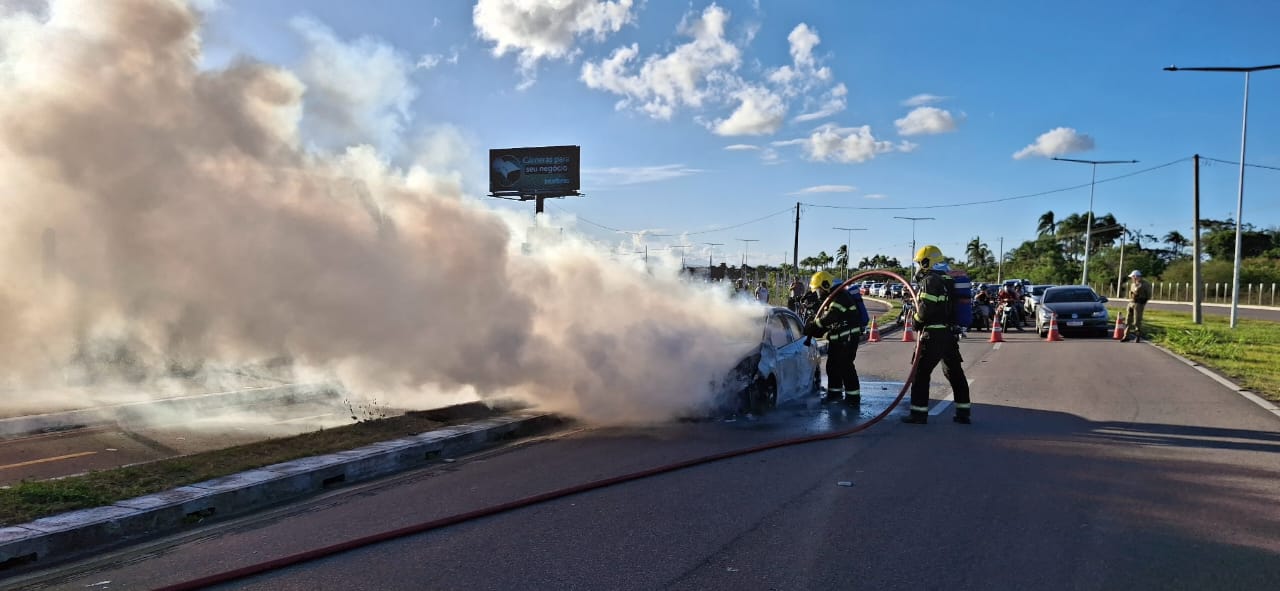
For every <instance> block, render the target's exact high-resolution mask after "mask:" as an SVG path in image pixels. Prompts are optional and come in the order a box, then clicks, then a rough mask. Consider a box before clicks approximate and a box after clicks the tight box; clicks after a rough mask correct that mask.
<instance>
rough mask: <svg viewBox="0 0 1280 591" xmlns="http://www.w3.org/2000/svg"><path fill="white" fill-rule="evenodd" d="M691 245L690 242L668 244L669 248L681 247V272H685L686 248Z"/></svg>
mask: <svg viewBox="0 0 1280 591" xmlns="http://www.w3.org/2000/svg"><path fill="white" fill-rule="evenodd" d="M690 246H691V245H689V244H672V245H671V246H668V247H667V248H678V249H680V272H681V273H683V272H684V249H686V248H689V247H690Z"/></svg>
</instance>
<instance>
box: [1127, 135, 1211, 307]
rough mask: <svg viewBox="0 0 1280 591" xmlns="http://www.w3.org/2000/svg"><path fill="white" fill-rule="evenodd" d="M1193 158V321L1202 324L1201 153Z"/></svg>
mask: <svg viewBox="0 0 1280 591" xmlns="http://www.w3.org/2000/svg"><path fill="white" fill-rule="evenodd" d="M1192 159H1193V160H1194V161H1195V166H1196V174H1195V179H1196V186H1195V205H1194V206H1193V208H1192V210H1193V212H1194V215H1195V220H1193V221H1192V224H1191V322H1192V323H1194V324H1202V323H1204V316H1202V315H1201V314H1202V313H1203V312H1202V310H1201V309H1200V302H1201V301H1203V300H1204V294H1203V293H1201V290H1203V289H1204V285H1203V284H1201V283H1200V282H1201V278H1200V155H1199V154H1196V155H1195V156H1194V157H1193V158H1192ZM1116 297H1119V296H1116Z"/></svg>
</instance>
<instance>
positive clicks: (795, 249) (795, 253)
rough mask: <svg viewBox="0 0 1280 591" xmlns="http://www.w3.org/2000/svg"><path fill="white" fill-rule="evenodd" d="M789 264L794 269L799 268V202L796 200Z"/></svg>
mask: <svg viewBox="0 0 1280 591" xmlns="http://www.w3.org/2000/svg"><path fill="white" fill-rule="evenodd" d="M791 266H792V267H795V268H796V269H799V268H800V202H799V201H797V202H796V233H795V243H794V244H793V245H792V250H791Z"/></svg>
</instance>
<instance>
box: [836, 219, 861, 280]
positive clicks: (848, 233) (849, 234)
mask: <svg viewBox="0 0 1280 591" xmlns="http://www.w3.org/2000/svg"><path fill="white" fill-rule="evenodd" d="M831 229H832V230H844V232H845V237H844V278H845V279H848V278H849V259H850V258H853V253H851V252H849V243H850V242H853V233H854V232H855V231H858V230H866V228H843V227H833V228H831Z"/></svg>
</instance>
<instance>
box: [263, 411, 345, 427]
mask: <svg viewBox="0 0 1280 591" xmlns="http://www.w3.org/2000/svg"><path fill="white" fill-rule="evenodd" d="M334 414H335V413H331V412H327V413H324V414H322V415H311V416H309V417H297V418H294V419H285V420H283V421H276V422H274V423H267V424H269V425H283V424H285V423H294V422H298V421H310V420H312V419H323V418H325V417H331V416H333V415H334Z"/></svg>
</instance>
